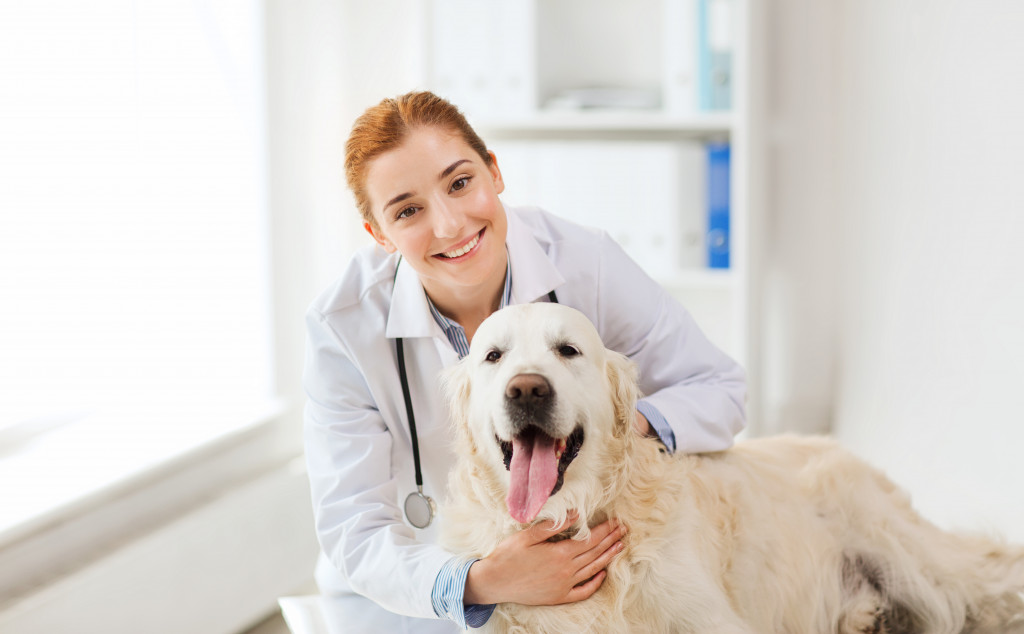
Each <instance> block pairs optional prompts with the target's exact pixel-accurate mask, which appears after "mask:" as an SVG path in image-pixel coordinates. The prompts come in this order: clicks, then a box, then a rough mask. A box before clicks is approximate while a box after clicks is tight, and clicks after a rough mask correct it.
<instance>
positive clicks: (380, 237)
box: [363, 222, 397, 253]
mask: <svg viewBox="0 0 1024 634" xmlns="http://www.w3.org/2000/svg"><path fill="white" fill-rule="evenodd" d="M363 229H366V233H368V234H370V237H372V238H373V241H374V242H376V243H377V244H379V245H380V246H381V247H383V248H384V250H385V251H387V252H388V253H394V252H395V251H396V250H397V249H396V247H395V245H394V244H392V243H391V241H390V240H388V239H387V237H386V236H385V235H384V232H383V231H381V230H380V229H375V228H374V227H373V225H372V224H370V223H369V222H364V223H363Z"/></svg>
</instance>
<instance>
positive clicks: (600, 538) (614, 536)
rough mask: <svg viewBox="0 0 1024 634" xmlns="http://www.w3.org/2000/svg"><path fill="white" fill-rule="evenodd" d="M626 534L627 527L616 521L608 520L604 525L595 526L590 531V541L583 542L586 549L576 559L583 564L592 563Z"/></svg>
mask: <svg viewBox="0 0 1024 634" xmlns="http://www.w3.org/2000/svg"><path fill="white" fill-rule="evenodd" d="M625 534H626V527H625V526H622V525H621V524H619V523H618V521H616V520H608V521H607V522H605V523H604V524H601V525H599V526H595V527H594V528H593V529H592V530H591V531H590V539H589V540H587V541H586V542H583V544H584V549H583V550H582V551H581V552H580V553H579V554H578V555H576V558H577V559H579V560H581V564H584V563H586V562H587V561H592V560H594V559H596V558H597V557H600V556H601V555H602V554H603V553H604V552H605V551H607V550H608V549H609V548H611V547H612V546H613V545H615V542H617V541H618V540H619V539H621V538H622V536H623V535H625Z"/></svg>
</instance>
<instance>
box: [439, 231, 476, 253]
mask: <svg viewBox="0 0 1024 634" xmlns="http://www.w3.org/2000/svg"><path fill="white" fill-rule="evenodd" d="M481 235H483V231H482V230H481V231H480V233H478V234H476V235H475V236H473V239H472V240H470V241H469V242H467V243H466V244H464V245H462V246H461V247H459V248H457V249H452V250H451V251H445V252H444V253H438V254H437V257H439V258H445V259H446V260H453V259H455V258H460V257H462V256H464V255H466V254H467V253H469V252H470V251H472V250H473V249H475V248H476V245H478V244H480V236H481Z"/></svg>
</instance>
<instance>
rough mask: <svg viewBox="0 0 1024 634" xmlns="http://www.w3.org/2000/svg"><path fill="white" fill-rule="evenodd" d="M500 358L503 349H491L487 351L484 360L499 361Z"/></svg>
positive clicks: (489, 361)
mask: <svg viewBox="0 0 1024 634" xmlns="http://www.w3.org/2000/svg"><path fill="white" fill-rule="evenodd" d="M500 358H501V350H491V351H490V352H488V353H487V356H486V357H484V361H487V362H488V363H497V362H498V359H500Z"/></svg>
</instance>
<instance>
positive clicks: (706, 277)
mask: <svg viewBox="0 0 1024 634" xmlns="http://www.w3.org/2000/svg"><path fill="white" fill-rule="evenodd" d="M657 280H658V282H659V283H660V284H661V285H662V286H664V287H666V288H668V289H669V290H672V291H685V290H731V289H732V288H733V287H734V286H735V285H736V283H737V277H736V274H735V273H734V272H733V271H732V270H731V269H686V270H681V271H676V272H674V273H669V274H666V275H659V276H657Z"/></svg>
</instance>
